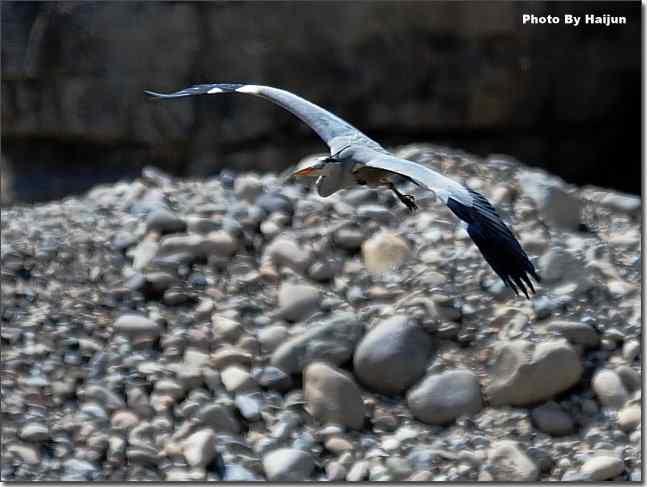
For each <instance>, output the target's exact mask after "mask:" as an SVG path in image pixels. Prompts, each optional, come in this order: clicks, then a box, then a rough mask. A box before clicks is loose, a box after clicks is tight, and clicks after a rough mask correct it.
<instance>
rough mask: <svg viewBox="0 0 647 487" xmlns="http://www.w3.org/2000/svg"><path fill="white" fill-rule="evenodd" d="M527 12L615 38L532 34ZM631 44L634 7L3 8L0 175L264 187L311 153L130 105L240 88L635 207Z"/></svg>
mask: <svg viewBox="0 0 647 487" xmlns="http://www.w3.org/2000/svg"><path fill="white" fill-rule="evenodd" d="M523 13H535V14H538V15H541V14H545V13H551V14H552V15H560V16H561V15H563V14H564V13H573V14H575V15H583V14H586V13H610V14H613V15H625V16H627V18H628V25H626V26H615V27H613V26H612V27H599V26H582V27H578V28H574V27H569V26H564V25H560V26H528V25H522V24H521V16H522V14H523ZM640 32H641V25H640V3H638V2H633V3H620V2H618V3H613V4H611V3H608V4H607V3H599V2H595V3H561V2H560V3H550V2H502V3H497V2H487V3H485V2H484V3H468V2H457V3H449V2H448V3H444V2H339V3H337V2H316V3H309V2H295V3H291V2H289V3H288V2H285V3H283V2H268V3H255V2H232V3H225V2H218V3H206V2H204V3H203V2H196V3H183V2H178V3H174V2H164V3H161V2H160V3H157V2H141V3H137V2H99V3H91V2H83V3H81V2H61V3H49V2H43V3H26V2H3V3H2V151H3V156H4V158H5V161H4V162H3V173H4V176H6V172H7V171H10V172H11V173H12V174H11V181H12V192H13V194H14V196H15V198H17V199H22V200H32V199H44V198H51V197H58V196H61V195H63V194H66V193H69V192H78V191H80V190H83V189H85V188H87V187H89V186H91V185H94V184H96V183H97V182H101V181H109V180H115V179H118V178H121V177H129V176H130V175H132V174H135V173H137V172H138V171H139V168H140V167H141V166H143V165H146V164H151V163H152V164H158V165H160V166H162V167H163V168H165V169H166V170H168V171H170V172H173V173H175V174H180V175H205V174H209V173H213V172H217V171H219V170H220V169H221V168H223V167H228V168H234V169H238V170H246V169H252V168H255V169H258V170H270V169H272V170H277V169H283V168H285V167H286V166H288V165H289V164H291V163H294V162H295V161H296V160H298V159H299V158H300V157H302V156H304V155H306V154H308V153H311V152H313V151H320V150H323V149H324V146H322V144H321V143H320V142H319V141H318V139H317V137H316V136H315V135H314V134H313V133H311V132H310V131H309V129H308V128H307V127H305V126H303V125H302V124H301V123H300V122H299V121H298V120H296V119H294V118H293V117H292V116H291V115H290V114H288V113H286V112H283V111H282V110H281V109H279V108H276V107H274V106H272V105H271V104H269V103H267V102H265V101H262V100H258V99H255V98H253V97H244V96H221V97H209V98H206V97H203V98H193V99H183V100H174V101H172V102H163V103H159V102H157V103H156V102H151V101H150V100H147V99H146V97H145V95H144V94H143V90H144V89H154V90H159V91H164V90H175V89H179V88H182V87H185V86H187V85H189V84H192V83H195V82H206V81H250V82H255V83H259V84H260V83H263V84H269V85H275V86H278V87H282V88H285V89H288V90H291V91H294V92H296V93H298V94H301V95H302V96H304V97H306V98H308V99H311V100H312V101H314V102H316V103H319V104H321V105H323V106H325V107H327V108H328V109H330V110H331V111H333V112H335V113H337V114H339V115H341V116H342V117H344V118H347V119H348V120H349V121H351V123H354V124H355V125H357V126H358V127H359V128H361V129H363V130H364V131H365V132H367V133H368V134H369V135H371V136H373V137H375V138H377V139H378V140H380V141H381V142H383V143H385V144H400V143H405V142H411V141H413V140H415V141H429V142H435V143H443V144H453V145H457V146H461V147H463V148H465V149H467V150H471V151H474V152H476V153H479V154H482V155H484V154H487V153H490V152H505V153H509V154H512V155H515V156H516V157H518V158H520V159H522V160H524V161H526V162H528V163H530V164H535V165H539V166H543V167H545V168H546V169H548V170H550V171H552V172H555V173H558V174H560V175H561V176H563V177H564V178H566V179H567V180H569V181H573V182H578V183H580V184H584V183H593V184H598V185H602V186H615V187H617V188H620V189H623V190H625V191H633V192H639V191H640V186H639V176H640V132H639V131H640V126H641V125H640V123H641V121H640V82H641V78H640V76H641V74H640V53H641V51H640V49H641V48H640ZM7 168H8V169H7ZM4 179H5V178H3V181H4ZM3 184H4V183H3Z"/></svg>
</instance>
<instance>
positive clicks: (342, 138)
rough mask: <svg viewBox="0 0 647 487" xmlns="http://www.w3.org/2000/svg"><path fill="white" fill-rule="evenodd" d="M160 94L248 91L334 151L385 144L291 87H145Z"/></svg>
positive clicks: (176, 96) (171, 96) (209, 93)
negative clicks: (292, 118) (294, 118)
mask: <svg viewBox="0 0 647 487" xmlns="http://www.w3.org/2000/svg"><path fill="white" fill-rule="evenodd" d="M145 93H147V94H148V95H151V96H155V97H157V98H179V97H183V96H192V95H213V94H220V93H248V94H250V95H255V96H259V97H261V98H265V99H267V100H269V101H271V102H273V103H275V104H277V105H279V106H281V107H283V108H284V109H286V110H287V111H289V112H290V113H292V114H293V115H296V116H297V117H298V118H299V119H301V121H303V122H304V123H306V124H307V125H308V126H309V127H310V128H312V129H313V130H314V131H315V132H316V133H317V135H319V137H321V138H322V139H323V141H324V142H325V143H326V144H328V146H329V147H330V151H331V153H333V154H334V153H335V152H337V151H339V150H340V149H342V148H344V147H345V146H347V145H350V144H361V145H364V146H367V147H370V148H372V149H374V150H378V151H384V149H383V148H382V146H380V144H378V143H377V142H375V141H374V140H372V139H370V138H369V137H367V136H366V135H364V134H363V133H362V132H360V131H359V130H357V129H356V128H355V127H353V126H352V125H351V124H349V123H348V122H346V121H344V120H342V119H341V118H339V117H338V116H337V115H334V114H332V113H330V112H329V111H328V110H325V109H323V108H321V107H320V106H318V105H315V104H314V103H312V102H309V101H308V100H305V99H303V98H301V97H300V96H297V95H295V94H294V93H290V92H289V91H285V90H280V89H278V88H272V87H271V86H259V85H250V84H243V83H213V84H200V85H195V86H191V87H190V88H186V89H184V90H181V91H176V92H175V93H166V94H165V93H156V92H154V91H146V92H145Z"/></svg>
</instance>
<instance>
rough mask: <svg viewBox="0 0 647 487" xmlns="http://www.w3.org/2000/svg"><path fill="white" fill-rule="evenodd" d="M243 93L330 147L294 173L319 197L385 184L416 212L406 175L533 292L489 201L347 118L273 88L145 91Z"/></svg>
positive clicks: (498, 266) (495, 264)
mask: <svg viewBox="0 0 647 487" xmlns="http://www.w3.org/2000/svg"><path fill="white" fill-rule="evenodd" d="M236 92H237V93H247V94H251V95H255V96H259V97H261V98H266V99H268V100H270V101H271V102H273V103H275V104H277V105H279V106H281V107H283V108H284V109H286V110H288V111H289V112H291V113H292V114H294V115H296V116H297V117H298V118H300V119H301V120H302V121H303V122H305V123H306V124H307V125H309V126H310V127H311V128H312V129H313V130H314V131H315V132H316V133H317V134H318V135H319V137H321V138H322V139H323V140H324V142H326V143H327V144H328V146H329V147H330V153H331V156H330V157H328V158H324V159H322V160H319V161H317V162H315V163H313V164H310V165H309V166H306V167H303V168H299V169H298V170H297V171H296V172H295V173H294V175H296V176H300V175H316V176H318V179H317V182H316V187H317V191H318V193H319V194H320V195H321V196H324V197H325V196H330V195H331V194H333V193H335V192H337V191H339V190H341V189H346V188H351V187H353V186H355V185H357V184H359V185H366V186H369V187H379V186H386V187H388V188H389V189H391V190H392V191H394V192H395V194H396V195H397V196H398V198H399V199H400V201H402V203H403V204H405V205H406V206H407V207H408V208H409V209H410V210H412V211H413V210H414V209H416V208H417V207H416V205H415V203H414V199H413V197H412V196H410V195H403V194H402V193H400V192H399V191H398V190H397V188H396V187H395V185H394V183H393V178H394V176H398V175H399V176H404V177H406V178H408V179H409V180H411V181H413V182H414V183H416V184H418V185H419V186H422V187H424V188H426V189H428V190H430V191H433V192H434V193H436V195H437V196H438V197H439V198H440V200H441V201H442V202H443V203H445V204H446V205H447V206H448V207H449V209H450V210H451V211H452V212H453V213H454V214H455V215H456V216H457V217H458V218H460V219H461V220H463V221H464V222H465V223H466V224H467V232H468V234H469V235H470V237H471V238H472V240H473V241H474V243H475V244H476V245H477V247H478V248H479V250H480V251H481V253H482V254H483V256H484V257H485V259H486V260H487V262H488V263H489V264H490V265H491V266H492V268H493V269H494V271H495V272H496V273H497V274H498V275H499V276H500V277H501V279H502V280H503V282H504V283H505V284H506V285H507V286H509V287H511V288H512V289H513V290H514V291H515V293H516V292H517V290H518V289H521V291H522V292H523V293H524V294H525V295H526V297H527V296H528V293H527V289H526V286H527V287H528V288H529V289H530V290H532V291H534V288H533V285H532V282H531V281H530V279H529V277H528V276H532V277H533V278H534V279H535V280H537V281H539V280H540V279H539V276H538V275H537V273H536V271H535V268H534V266H533V265H532V263H531V262H530V260H529V259H528V256H527V255H526V253H525V252H524V251H523V249H522V248H521V245H520V244H519V242H518V241H517V239H516V238H515V237H514V235H513V234H512V232H511V231H510V229H509V228H508V227H507V226H506V225H505V223H504V222H503V221H502V220H501V218H500V217H499V215H498V214H497V212H496V210H495V209H494V207H493V206H492V205H491V204H490V203H489V202H488V201H487V199H486V198H485V197H484V196H483V195H481V194H479V193H477V192H475V191H472V190H470V189H468V188H466V187H464V186H463V185H461V184H459V183H457V182H456V181H453V180H451V179H449V178H447V177H445V176H443V175H442V174H440V173H438V172H436V171H434V170H432V169H430V168H428V167H425V166H423V165H421V164H418V163H415V162H412V161H408V160H406V159H400V158H397V157H395V156H393V155H392V154H390V153H389V152H388V151H387V150H386V149H384V147H382V146H381V145H380V144H378V143H377V142H375V141H374V140H373V139H371V138H369V137H368V136H366V135H365V134H363V133H362V132H360V131H359V130H357V129H356V128H355V127H353V126H352V125H350V124H349V123H348V122H346V121H345V120H342V119H341V118H339V117H338V116H336V115H334V114H332V113H330V112H329V111H327V110H325V109H323V108H321V107H320V106H318V105H315V104H314V103H312V102H309V101H308V100H305V99H303V98H301V97H299V96H297V95H295V94H293V93H290V92H289V91H285V90H281V89H278V88H273V87H271V86H258V85H250V84H240V83H235V84H232V83H229V84H226V83H214V84H202V85H196V86H192V87H190V88H187V89H185V90H181V91H178V92H175V93H170V94H160V93H154V92H147V93H148V94H150V95H153V96H156V97H159V98H178V97H183V96H191V95H201V94H219V93H236Z"/></svg>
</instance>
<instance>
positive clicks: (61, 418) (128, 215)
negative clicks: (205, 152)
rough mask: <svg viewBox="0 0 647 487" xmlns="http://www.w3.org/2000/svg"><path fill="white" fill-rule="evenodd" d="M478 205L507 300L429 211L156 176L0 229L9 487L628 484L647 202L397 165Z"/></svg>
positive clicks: (15, 216) (484, 167)
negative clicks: (520, 263)
mask: <svg viewBox="0 0 647 487" xmlns="http://www.w3.org/2000/svg"><path fill="white" fill-rule="evenodd" d="M397 153H398V154H399V155H400V156H403V157H407V158H410V159H413V160H418V161H422V162H424V163H427V164H430V165H432V166H433V167H436V168H438V169H440V170H442V171H443V172H444V173H446V174H448V175H449V176H451V177H453V178H455V179H457V180H460V181H461V182H464V183H466V184H467V185H469V186H471V187H472V188H473V189H476V190H477V191H480V192H482V193H484V194H485V195H487V196H488V197H489V198H490V200H491V201H492V202H493V203H494V204H495V205H496V206H497V207H498V208H499V209H500V213H501V214H502V215H503V216H504V218H505V219H506V220H507V221H509V222H510V223H511V224H512V225H513V228H514V230H515V232H516V233H517V235H519V237H520V240H521V242H522V244H523V245H524V247H525V249H526V250H527V252H528V254H529V255H530V256H531V258H532V259H533V261H534V262H535V264H536V265H537V267H538V269H539V272H540V274H541V275H542V277H543V282H542V284H541V285H540V286H539V287H538V292H537V294H536V295H535V296H534V297H533V298H532V299H530V300H526V299H524V298H521V297H516V296H514V295H513V294H512V292H511V291H509V290H508V289H506V288H505V287H504V286H503V285H502V283H501V282H500V280H499V279H498V278H497V277H496V275H495V274H494V273H493V272H492V271H491V269H490V268H489V267H488V265H487V264H486V263H485V261H484V260H483V259H482V257H481V255H480V253H479V252H478V250H477V249H476V247H475V246H474V245H473V244H472V242H471V240H470V239H469V237H468V236H467V234H466V233H465V231H464V229H463V227H462V226H461V225H460V224H459V223H458V221H457V220H456V219H455V218H454V217H453V215H452V214H451V213H450V212H449V210H447V209H446V208H445V207H444V206H442V205H441V204H438V203H437V202H434V198H433V196H426V197H425V196H424V195H423V193H421V192H420V190H419V189H416V188H415V187H413V186H411V187H408V186H407V184H409V183H406V184H404V185H403V186H404V187H405V188H406V189H407V190H408V191H410V192H412V193H414V194H416V195H417V198H418V203H419V206H420V207H421V209H420V210H419V211H418V212H417V213H416V214H415V215H410V214H408V213H407V211H406V210H405V209H404V208H403V207H402V205H400V203H399V202H397V201H396V200H395V199H394V198H393V196H392V195H391V194H390V193H389V192H387V191H375V190H370V189H363V188H359V189H354V190H349V191H345V192H340V193H338V194H336V195H334V196H332V197H329V198H326V199H323V198H320V197H319V196H317V195H316V194H315V193H314V192H313V191H312V188H311V187H310V186H308V185H303V184H297V183H295V182H291V183H289V184H285V185H281V180H280V178H279V177H277V176H276V175H256V174H242V175H238V176H233V175H230V174H222V175H221V176H219V177H218V178H214V179H209V180H203V181H191V180H180V179H174V178H170V177H169V176H167V175H165V174H163V173H160V172H159V171H156V170H154V169H150V168H149V169H146V170H145V171H144V172H143V174H142V175H141V177H140V178H138V179H137V180H135V181H129V182H123V183H119V184H114V185H109V186H100V187H96V188H95V189H93V190H91V191H90V192H88V193H87V194H86V195H84V196H82V197H75V198H67V199H65V200H63V201H57V202H51V203H47V204H41V205H37V206H32V207H19V206H15V207H9V208H5V209H2V331H1V338H2V478H3V480H22V481H25V480H46V479H47V480H86V481H87V480H112V481H120V480H172V481H177V480H218V479H223V480H228V481H232V480H241V481H248V480H280V481H297V480H326V479H328V480H349V481H359V480H391V481H401V480H445V481H452V480H455V481H474V480H498V481H506V480H605V479H611V480H639V479H640V478H641V474H640V471H641V464H642V452H641V375H640V370H641V368H640V365H641V359H642V354H641V289H640V282H641V253H640V245H641V244H640V240H641V228H640V204H641V202H640V199H639V198H638V197H633V196H626V195H620V194H616V193H613V192H608V191H605V190H603V189H601V188H593V187H587V188H574V187H570V186H568V185H565V184H564V183H563V182H561V181H560V180H557V179H555V178H553V177H551V176H549V175H547V174H545V173H541V172H536V171H530V170H529V169H527V168H525V167H524V166H523V165H522V164H520V163H518V162H516V161H514V160H512V159H510V158H507V157H503V156H491V157H489V158H487V160H484V159H479V158H476V157H474V156H471V155H469V154H465V153H462V152H459V151H455V150H450V149H447V148H443V147H432V146H427V145H412V146H405V147H401V148H400V149H399V150H398V151H397Z"/></svg>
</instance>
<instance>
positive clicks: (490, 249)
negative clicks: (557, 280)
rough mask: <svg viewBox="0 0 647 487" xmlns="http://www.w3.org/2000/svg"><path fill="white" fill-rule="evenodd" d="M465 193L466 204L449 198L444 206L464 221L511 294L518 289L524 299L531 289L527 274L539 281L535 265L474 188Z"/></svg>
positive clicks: (488, 203) (484, 255)
mask: <svg viewBox="0 0 647 487" xmlns="http://www.w3.org/2000/svg"><path fill="white" fill-rule="evenodd" d="M469 192H470V195H471V196H472V200H473V201H472V204H471V205H470V206H467V205H465V204H463V203H460V202H458V201H457V200H455V199H453V198H451V197H450V198H448V200H447V206H448V207H449V209H450V210H452V212H453V213H454V214H455V215H456V216H458V217H459V218H460V219H461V220H463V221H464V222H466V223H467V233H468V235H469V236H470V237H471V238H472V240H473V241H474V243H475V244H476V246H477V247H478V249H479V250H480V251H481V253H482V254H483V257H484V258H485V260H486V261H487V263H488V264H490V266H491V267H492V269H494V271H495V272H496V273H497V274H498V275H499V277H500V278H501V279H502V280H503V282H504V283H505V284H506V285H507V286H508V287H510V288H511V289H512V290H513V291H514V292H515V294H519V290H521V292H523V294H524V295H525V296H526V298H528V297H529V296H528V290H530V291H532V292H533V293H534V292H535V288H534V287H533V285H532V281H531V280H530V278H529V277H528V276H529V275H530V276H531V277H532V278H533V279H535V281H537V282H540V281H541V278H540V277H539V275H538V274H537V271H536V270H535V267H534V266H533V264H532V262H530V259H529V258H528V255H526V253H525V252H524V250H523V249H522V248H521V244H519V242H518V240H517V239H516V238H515V236H514V235H513V234H512V232H511V231H510V229H509V228H508V227H507V226H506V224H505V223H504V222H503V220H501V217H499V215H498V213H497V212H496V210H495V209H494V207H493V206H492V205H491V204H490V202H489V201H488V200H487V199H485V197H484V196H483V195H481V194H480V193H477V192H476V191H472V190H469Z"/></svg>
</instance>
